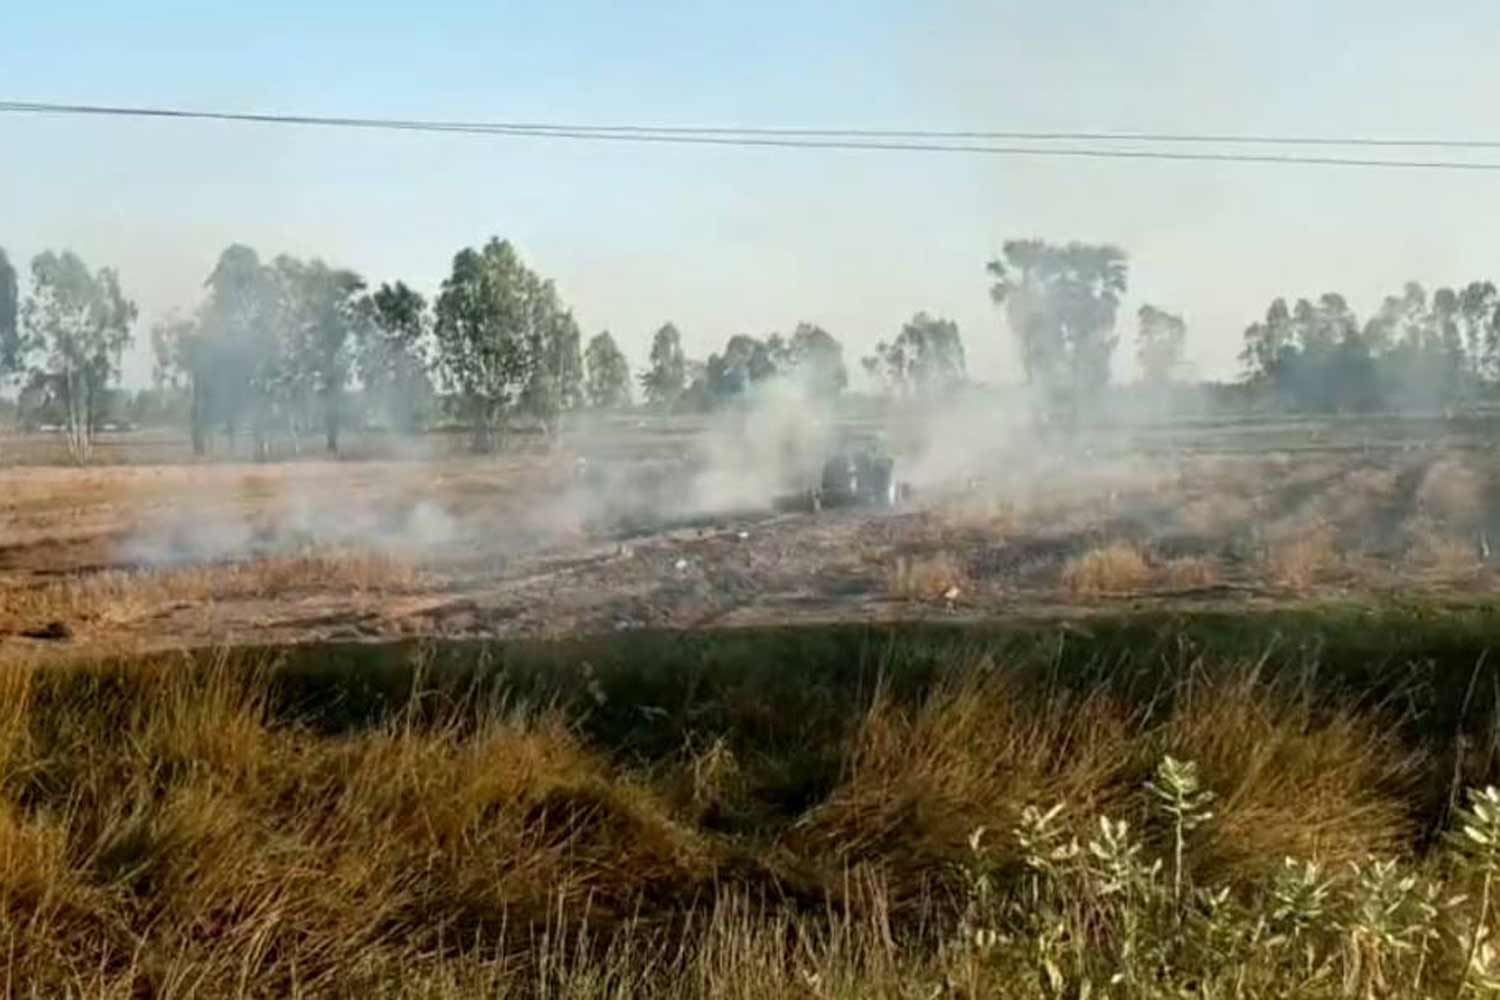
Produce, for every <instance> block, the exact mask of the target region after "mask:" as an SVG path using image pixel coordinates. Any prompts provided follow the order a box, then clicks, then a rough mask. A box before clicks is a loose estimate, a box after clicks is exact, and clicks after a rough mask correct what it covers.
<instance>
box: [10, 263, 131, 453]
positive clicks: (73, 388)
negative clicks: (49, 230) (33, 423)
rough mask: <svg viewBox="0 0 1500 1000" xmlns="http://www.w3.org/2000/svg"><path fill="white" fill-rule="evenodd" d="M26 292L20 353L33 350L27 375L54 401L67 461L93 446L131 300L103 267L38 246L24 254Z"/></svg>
mask: <svg viewBox="0 0 1500 1000" xmlns="http://www.w3.org/2000/svg"><path fill="white" fill-rule="evenodd" d="M31 280H32V291H31V295H30V296H29V297H28V298H27V300H26V308H25V311H24V322H25V327H26V334H27V339H28V341H29V344H28V353H35V354H37V355H40V358H41V361H40V364H39V365H38V366H37V367H35V368H34V369H33V372H34V374H35V375H37V376H40V377H42V378H44V379H45V380H46V382H47V383H48V385H49V388H50V391H51V392H52V393H53V394H54V395H55V396H56V398H57V399H58V400H59V401H60V402H61V404H62V407H63V411H64V414H65V421H66V422H65V426H66V428H67V432H68V450H69V453H70V454H71V455H72V456H73V459H74V461H76V462H79V463H83V462H87V461H88V460H89V458H90V457H92V454H93V444H94V432H95V430H96V428H97V426H98V422H99V418H100V414H101V412H102V406H103V403H104V394H105V390H106V389H107V387H108V385H109V383H110V382H111V381H113V380H115V379H117V378H118V377H119V374H120V357H121V355H122V354H123V352H124V350H125V348H126V347H127V346H129V344H130V341H131V325H132V324H133V323H134V322H135V318H136V307H135V303H134V302H131V301H130V300H129V299H127V298H126V297H125V295H124V293H123V292H122V291H121V290H120V281H119V277H118V275H117V274H116V273H115V272H114V271H113V270H112V269H110V268H101V269H100V270H99V271H98V272H94V273H91V272H90V271H89V269H88V267H87V266H85V264H84V263H83V261H82V260H80V259H79V258H78V256H77V255H76V254H74V253H73V252H71V251H64V252H63V253H62V254H55V253H53V252H51V251H50V250H49V251H47V252H44V253H41V254H38V255H37V256H36V257H35V258H34V259H33V260H32V262H31Z"/></svg>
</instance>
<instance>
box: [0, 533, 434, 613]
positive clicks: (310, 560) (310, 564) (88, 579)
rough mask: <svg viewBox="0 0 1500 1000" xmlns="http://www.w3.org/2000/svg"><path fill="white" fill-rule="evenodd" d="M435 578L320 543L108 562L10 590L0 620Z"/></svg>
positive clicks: (400, 562)
mask: <svg viewBox="0 0 1500 1000" xmlns="http://www.w3.org/2000/svg"><path fill="white" fill-rule="evenodd" d="M436 585H437V578H436V577H435V576H434V575H433V574H432V573H430V572H428V571H426V570H424V569H423V568H421V567H420V566H418V565H417V564H415V563H413V562H411V561H409V560H406V559H402V558H400V557H397V556H394V555H389V554H385V553H380V552H372V551H365V550H349V549H343V550H323V551H316V552H311V553H305V554H299V555H268V556H261V557H259V558H255V559H244V560H236V561H232V562H220V563H205V564H196V565H189V566H175V567H163V568H161V569H145V570H106V571H103V572H99V573H91V574H88V575H84V576H76V577H72V578H69V579H64V580H60V581H57V582H55V583H47V584H41V585H38V586H32V587H29V588H16V589H14V590H10V591H7V592H6V594H5V603H4V606H3V609H0V625H3V624H6V623H11V624H21V625H26V626H33V627H34V626H35V625H36V624H38V623H43V622H53V621H57V622H67V623H70V624H83V625H123V624H126V623H129V622H133V621H138V620H140V619H142V618H144V617H147V616H149V615H150V614H152V613H153V612H157V611H160V610H161V609H163V608H164V607H168V606H171V605H174V604H179V603H187V604H196V605H205V606H208V605H212V604H213V603H214V602H215V601H226V600H243V599H252V598H287V597H292V596H294V595H298V594H306V593H316V592H328V591H332V592H337V593H341V594H353V595H375V596H386V595H393V594H401V593H411V592H415V591H421V590H430V589H432V588H433V587H434V586H436Z"/></svg>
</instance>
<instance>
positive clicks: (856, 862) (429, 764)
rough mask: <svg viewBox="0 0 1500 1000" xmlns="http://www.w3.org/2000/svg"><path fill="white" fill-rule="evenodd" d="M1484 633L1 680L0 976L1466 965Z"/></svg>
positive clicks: (1254, 989)
mask: <svg viewBox="0 0 1500 1000" xmlns="http://www.w3.org/2000/svg"><path fill="white" fill-rule="evenodd" d="M1497 636H1500V615H1497V614H1494V613H1490V612H1487V611H1483V610H1473V611H1468V612H1455V611H1447V612H1444V613H1442V614H1436V613H1428V612H1424V611H1423V610H1421V609H1410V610H1406V611H1385V612H1381V613H1378V614H1377V613H1368V612H1361V611H1358V610H1352V609H1351V610H1342V609H1325V610H1322V611H1318V612H1311V611H1309V612H1298V613H1282V614H1277V615H1274V616H1262V617H1258V618H1251V617H1247V616H1238V617H1235V616H1223V617H1202V616H1200V617H1195V618H1192V619H1172V618H1166V617H1162V618H1153V619H1140V618H1136V619H1121V620H1114V621H1098V622H1094V623H1091V624H1090V625H1089V626H1088V628H1087V631H1085V630H1082V629H1071V630H1063V631H1060V630H1058V629H1056V628H1047V627H1040V626H1039V627H1036V628H1027V627H1020V626H1015V627H1010V628H1004V629H1002V628H998V627H997V628H994V629H988V630H982V631H974V630H969V631H964V632H959V631H953V630H947V629H942V628H936V627H934V628H926V629H907V630H904V631H901V632H890V631H871V630H867V629H863V628H840V629H819V630H772V631H762V632H745V633H729V634H703V635H693V636H686V637H682V636H654V635H635V636H629V637H623V638H620V637H617V638H614V639H611V640H610V641H608V642H590V641H581V640H580V641H577V642H571V643H563V644H548V645H540V644H538V645H530V646H525V645H479V644H475V645H464V644H449V645H445V646H443V647H440V648H432V649H427V650H419V649H416V648H415V647H356V646H349V647H337V648H323V649H307V650H302V651H297V652H282V653H279V654H276V653H272V652H255V651H240V652H236V653H233V654H225V655H222V656H217V657H205V658H200V659H197V660H192V659H189V658H187V657H186V656H175V657H174V656H168V657H159V658H155V659H152V660H150V661H147V662H133V663H104V664H80V665H77V666H71V667H58V666H48V667H36V668H24V667H16V668H12V669H8V670H7V671H6V672H5V673H4V674H0V687H3V689H4V690H3V692H0V694H3V696H0V969H3V975H0V984H3V986H0V989H3V990H4V991H6V992H8V993H9V994H11V995H16V996H57V995H67V994H69V993H71V994H73V995H88V996H119V997H127V996H128V997H139V996H153V997H166V996H242V995H243V996H260V995H264V996H325V995H328V996H342V995H348V996H356V995H358V996H427V997H450V996H453V997H456V996H474V995H485V996H490V995H541V996H575V997H594V996H617V997H625V996H671V997H679V996H680V997H697V996H722V997H745V998H753V997H772V996H788V995H797V996H808V997H833V996H891V997H897V996H900V997H910V996H924V997H925V996H938V995H952V996H979V995H1001V996H1015V997H1029V996H1035V997H1065V996H1067V997H1076V996H1081V995H1083V994H1082V993H1081V990H1083V989H1084V988H1085V987H1084V986H1083V984H1084V983H1085V982H1087V983H1088V984H1089V987H1088V988H1089V989H1090V990H1091V991H1092V995H1095V996H1102V995H1109V996H1139V997H1167V996H1173V997H1176V996H1183V995H1194V996H1244V997H1271V996H1287V995H1306V996H1365V995H1370V996H1427V995H1430V996H1458V995H1460V991H1461V990H1462V989H1465V988H1467V989H1468V990H1469V992H1470V993H1473V992H1474V991H1477V990H1482V989H1484V988H1487V987H1486V986H1485V985H1484V984H1485V983H1493V980H1492V979H1491V978H1490V977H1492V976H1494V977H1500V962H1496V961H1495V959H1494V955H1493V951H1492V948H1491V945H1490V943H1489V941H1488V940H1487V933H1488V930H1487V929H1488V928H1489V927H1490V926H1492V925H1493V923H1494V913H1493V911H1494V909H1495V903H1494V901H1493V899H1492V897H1493V896H1494V895H1496V893H1495V892H1492V891H1491V890H1492V889H1493V888H1495V887H1493V886H1492V885H1491V878H1492V876H1493V875H1494V874H1495V873H1496V872H1497V869H1500V803H1496V804H1495V805H1494V806H1493V807H1492V806H1490V805H1485V804H1483V803H1481V805H1480V807H1479V809H1478V811H1477V812H1472V811H1471V812H1469V813H1465V812H1463V811H1462V810H1460V809H1458V808H1456V807H1458V806H1462V805H1464V799H1463V796H1462V794H1461V792H1462V790H1463V789H1464V788H1466V787H1468V786H1476V785H1483V784H1484V783H1485V782H1487V781H1489V780H1492V779H1493V778H1494V773H1495V770H1496V760H1497V749H1500V734H1497V730H1496V726H1497V714H1496V704H1497V700H1500V680H1497V678H1500V675H1497V674H1496V673H1495V667H1494V666H1492V665H1489V664H1486V663H1485V662H1483V660H1484V650H1485V649H1487V648H1488V647H1489V646H1490V645H1492V644H1493V641H1494V639H1495V638H1496V637H1497ZM1168 757H1171V758H1173V759H1174V760H1175V761H1179V762H1190V763H1191V764H1193V765H1196V768H1192V767H1186V766H1173V765H1171V764H1168V763H1167V758H1168ZM1148 783H1149V785H1148ZM1209 814H1211V815H1209ZM1466 825H1467V827H1468V828H1470V831H1471V834H1472V836H1470V837H1469V839H1467V841H1466V843H1467V847H1464V848H1457V847H1453V846H1451V845H1450V844H1449V843H1448V842H1447V840H1445V838H1444V837H1443V836H1441V834H1442V833H1444V832H1445V831H1447V832H1452V831H1456V830H1462V829H1463V828H1465V826H1466ZM1492 834H1493V839H1486V838H1490V837H1491V835H1492ZM1288 859H1290V861H1289V860H1288ZM1158 863H1159V864H1158ZM1460 896H1462V897H1463V898H1462V899H1461V900H1460V901H1457V902H1455V901H1454V900H1455V899H1457V898H1458V897H1460ZM1465 970H1467V971H1465ZM1465 984H1467V986H1465ZM1184 991H1187V992H1184Z"/></svg>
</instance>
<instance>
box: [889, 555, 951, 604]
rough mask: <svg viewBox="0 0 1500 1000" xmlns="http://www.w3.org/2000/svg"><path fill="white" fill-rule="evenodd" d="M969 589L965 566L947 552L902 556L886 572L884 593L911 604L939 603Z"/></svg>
mask: <svg viewBox="0 0 1500 1000" xmlns="http://www.w3.org/2000/svg"><path fill="white" fill-rule="evenodd" d="M967 585H968V576H967V574H966V573H965V572H964V568H963V564H962V563H960V562H959V561H958V559H956V558H955V557H953V556H952V555H949V554H948V553H946V552H939V553H937V554H935V555H930V556H915V557H914V556H899V557H898V558H897V559H896V561H895V563H894V564H893V565H892V566H891V567H890V569H889V570H888V571H887V572H886V579H885V589H886V593H887V594H889V595H890V596H891V597H896V598H900V599H902V600H908V601H936V600H942V599H945V598H948V597H949V596H950V595H953V596H957V595H956V594H955V593H954V592H955V591H959V592H961V591H962V590H963V589H964V588H965V587H966V586H967Z"/></svg>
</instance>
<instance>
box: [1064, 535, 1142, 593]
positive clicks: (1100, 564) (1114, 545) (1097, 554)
mask: <svg viewBox="0 0 1500 1000" xmlns="http://www.w3.org/2000/svg"><path fill="white" fill-rule="evenodd" d="M1152 576H1153V573H1152V569H1151V565H1150V564H1149V563H1147V562H1146V557H1145V556H1143V555H1142V554H1141V551H1140V549H1138V548H1136V547H1135V546H1134V545H1131V544H1130V543H1128V542H1111V543H1110V544H1108V545H1105V546H1102V547H1100V548H1097V549H1092V550H1090V551H1088V552H1085V553H1084V554H1083V555H1081V556H1078V557H1077V558H1074V559H1071V560H1069V561H1068V564H1067V565H1066V566H1064V567H1063V571H1062V585H1063V587H1064V589H1066V590H1067V591H1068V592H1069V593H1071V594H1075V595H1077V596H1080V597H1092V596H1097V595H1100V594H1119V593H1126V592H1129V591H1133V590H1140V589H1141V588H1143V587H1145V586H1147V585H1149V584H1150V583H1151V580H1152Z"/></svg>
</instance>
